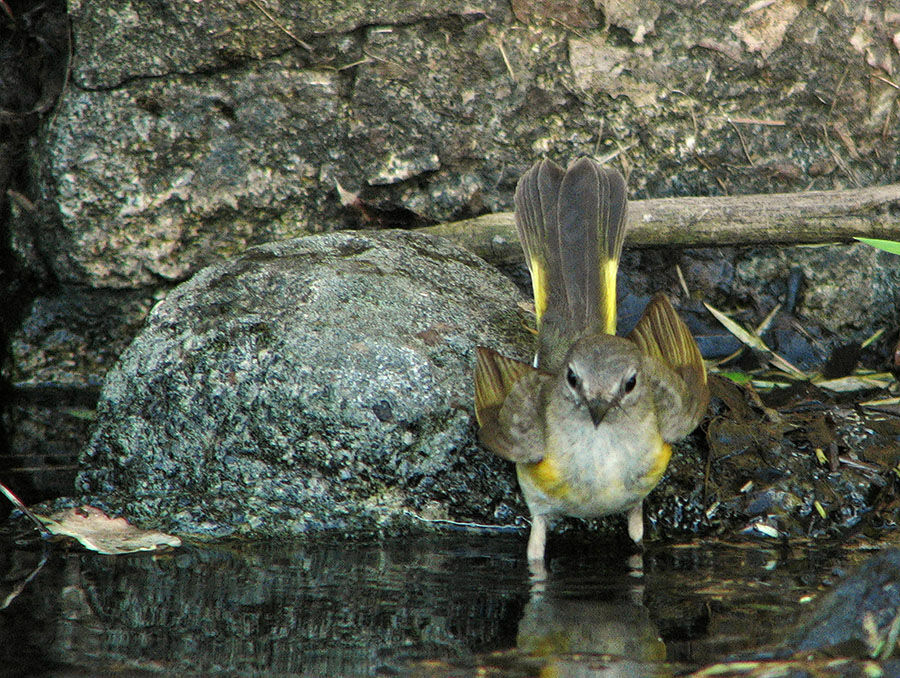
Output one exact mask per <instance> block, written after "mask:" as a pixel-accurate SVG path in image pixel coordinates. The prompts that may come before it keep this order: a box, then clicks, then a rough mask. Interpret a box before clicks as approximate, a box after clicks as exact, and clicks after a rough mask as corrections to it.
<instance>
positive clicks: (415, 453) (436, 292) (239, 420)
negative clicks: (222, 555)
mask: <svg viewBox="0 0 900 678" xmlns="http://www.w3.org/2000/svg"><path fill="white" fill-rule="evenodd" d="M517 295H518V292H517V290H516V289H515V287H514V285H513V284H512V283H511V282H510V281H509V280H508V279H507V278H505V277H504V276H503V275H501V274H500V273H498V272H497V271H496V270H495V269H493V268H491V267H489V266H488V265H487V264H485V263H484V262H483V261H481V260H480V259H478V258H477V257H475V256H473V255H471V254H469V253H468V252H466V251H464V250H461V249H459V248H457V247H455V246H452V245H450V244H448V243H446V242H444V241H441V240H438V239H435V238H431V237H428V236H424V235H418V234H413V233H408V232H400V231H382V232H343V233H332V234H327V235H321V236H309V237H305V238H299V239H295V240H290V241H285V242H281V243H274V244H269V245H265V246H260V247H256V248H252V249H250V250H248V251H246V252H245V253H244V254H242V255H240V256H238V257H236V258H234V259H232V260H230V261H228V262H226V263H223V264H220V265H217V266H213V267H210V268H207V269H204V270H202V271H201V272H199V273H198V274H197V275H195V276H194V277H193V278H192V279H191V280H190V281H188V282H187V283H184V284H182V285H180V286H179V287H177V288H176V289H175V290H173V292H172V293H171V294H169V296H168V297H167V298H166V299H165V300H164V301H163V302H161V303H160V304H159V305H158V306H157V307H156V308H155V309H154V310H153V311H152V312H151V314H150V316H149V319H148V322H147V325H146V327H145V328H144V329H143V331H142V332H141V333H140V334H139V335H138V336H137V338H136V339H135V340H134V342H133V343H132V344H131V346H130V347H129V348H128V349H126V351H125V352H124V353H123V354H122V356H121V359H120V360H119V362H118V364H117V365H116V367H115V368H114V369H113V370H111V372H110V373H109V375H108V378H107V380H106V383H105V385H104V387H103V390H102V395H101V399H100V404H99V408H98V417H99V418H98V425H97V429H96V431H95V433H94V435H93V438H92V440H91V442H90V444H89V446H88V448H87V450H86V452H85V454H84V455H83V456H82V460H81V461H82V464H83V470H82V472H81V474H80V476H79V479H78V487H79V489H80V490H82V491H84V492H85V493H88V494H91V495H94V498H95V499H97V500H99V501H101V502H102V503H103V504H106V505H108V506H110V507H112V508H114V509H115V510H117V511H121V512H124V513H125V514H126V515H128V516H129V517H131V518H132V519H135V520H137V521H138V522H141V523H143V524H153V525H157V526H160V527H163V528H165V529H167V530H173V531H176V532H179V533H187V534H208V535H211V536H222V535H225V534H241V535H252V536H279V535H281V536H284V535H295V534H298V533H305V532H309V531H317V530H323V529H329V530H335V529H337V530H339V531H345V532H348V533H349V532H353V533H359V532H366V531H373V530H380V531H390V530H393V529H395V528H398V529H399V528H401V527H402V526H403V525H405V524H406V523H409V522H411V521H415V520H416V517H417V518H423V519H425V520H431V519H455V520H461V521H476V522H479V523H481V522H492V521H499V522H506V521H508V520H509V519H510V517H511V516H512V515H513V514H514V513H515V512H517V511H518V510H519V509H520V508H521V507H520V506H518V499H517V498H516V496H517V494H516V492H515V490H514V484H515V477H514V473H513V471H512V468H511V467H510V466H508V465H507V464H506V463H505V462H503V461H501V460H499V459H495V458H493V456H492V455H490V454H489V453H488V452H485V451H483V450H481V449H480V448H479V446H478V444H477V442H476V439H475V428H474V425H473V417H472V390H473V385H472V366H473V361H474V351H473V348H474V346H475V345H476V344H486V345H490V346H494V347H496V348H498V349H500V350H502V351H504V352H506V353H508V354H512V355H520V356H521V355H523V354H524V353H526V352H527V343H528V341H529V339H528V333H527V332H525V331H524V330H523V328H522V325H521V320H522V319H521V317H520V315H519V313H517V311H516V300H517Z"/></svg>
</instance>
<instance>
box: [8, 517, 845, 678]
mask: <svg viewBox="0 0 900 678" xmlns="http://www.w3.org/2000/svg"><path fill="white" fill-rule="evenodd" d="M524 541H525V537H524V534H523V535H509V534H502V535H483V534H475V535H473V534H469V533H463V532H455V533H451V534H448V535H446V536H443V537H440V538H435V537H420V538H411V539H408V540H405V541H403V542H399V543H398V542H388V543H381V544H367V545H358V544H336V543H318V542H312V543H310V542H304V543H291V544H244V543H231V544H227V545H221V544H219V545H215V546H209V545H186V546H184V547H182V548H180V549H177V550H175V551H172V552H170V553H169V554H165V555H161V556H152V555H147V554H139V555H132V556H117V557H113V556H101V555H96V554H92V553H87V552H85V551H83V550H80V549H77V548H74V547H73V548H66V547H65V546H63V545H61V544H45V543H41V542H38V541H31V542H29V543H27V544H19V545H16V544H14V543H13V542H12V540H11V539H10V537H9V536H6V537H3V536H0V575H2V581H0V585H2V589H0V603H2V602H3V599H6V600H7V601H9V602H8V606H7V607H6V609H4V610H2V611H0V666H2V669H0V670H2V671H4V672H6V673H7V674H8V675H16V676H27V675H56V676H82V675H85V676H87V675H108V674H110V673H115V674H117V675H121V676H132V675H135V676H137V675H192V674H193V675H209V674H217V675H284V676H288V675H298V676H379V675H385V676H393V675H410V676H413V675H434V676H457V675H460V676H465V675H476V674H478V675H491V676H525V675H537V674H539V673H542V672H546V670H548V669H553V671H554V673H555V674H556V675H585V676H594V675H596V676H599V675H604V676H606V675H611V674H609V673H607V672H597V671H606V670H608V669H610V668H612V669H618V670H619V673H615V672H614V673H613V674H612V675H626V674H631V675H639V674H644V675H672V674H673V673H679V672H684V671H687V670H690V669H694V668H697V667H700V666H703V665H705V664H709V663H712V662H715V661H717V660H719V659H721V658H723V657H724V656H725V655H727V654H728V653H731V652H736V651H741V650H745V649H749V648H754V647H757V646H759V645H761V644H763V643H767V642H772V641H776V640H779V639H781V638H782V637H783V635H784V634H785V632H786V629H787V628H788V627H789V626H790V625H791V624H792V623H794V622H795V621H796V620H797V618H798V616H799V615H800V614H802V613H803V612H804V611H805V609H806V608H807V607H808V606H809V605H808V603H807V602H805V600H806V599H808V598H809V596H810V595H813V596H814V595H815V594H817V592H818V591H819V590H820V589H821V586H822V585H823V582H824V583H825V584H827V583H828V582H829V580H830V579H833V571H834V570H835V568H840V567H842V566H843V564H844V561H843V556H844V555H845V554H844V553H842V552H840V551H837V550H834V549H831V550H828V549H824V548H822V547H816V546H815V545H802V546H793V547H783V546H770V545H768V544H766V543H760V542H754V543H739V544H738V543H734V544H726V543H721V542H715V543H709V542H701V543H685V544H676V543H667V544H662V543H655V544H650V545H649V546H648V548H647V551H646V552H645V554H644V556H643V574H642V575H641V574H640V572H639V571H636V570H635V569H634V565H635V562H634V558H633V557H632V558H629V554H628V552H627V546H626V545H625V544H624V543H622V542H604V541H602V540H600V541H589V542H578V543H572V542H571V541H568V542H567V540H566V538H565V537H558V538H556V539H554V541H553V542H552V543H551V549H550V555H551V560H550V563H549V568H548V572H547V573H546V575H545V576H544V577H539V576H535V575H534V574H532V573H530V572H529V569H528V567H527V563H526V561H525V556H524V552H525V543H524ZM43 558H46V562H45V564H44V565H43V567H41V569H40V570H39V571H38V572H37V574H35V575H34V576H33V578H32V579H31V580H30V581H28V582H27V583H25V580H26V578H27V577H28V576H29V575H30V574H33V571H34V569H35V568H36V567H37V566H38V565H39V563H40V562H41V560H42V559H43ZM20 589H21V591H20V592H19V593H18V595H16V591H19V590H20ZM598 662H599V664H598ZM600 665H602V667H603V668H602V669H600V668H597V667H598V666H600Z"/></svg>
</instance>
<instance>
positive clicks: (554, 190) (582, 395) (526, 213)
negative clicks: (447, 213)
mask: <svg viewBox="0 0 900 678" xmlns="http://www.w3.org/2000/svg"><path fill="white" fill-rule="evenodd" d="M515 205H516V209H515V218H516V227H517V229H518V232H519V239H520V240H521V243H522V249H523V250H524V252H525V261H526V263H527V265H528V270H529V272H530V273H531V285H532V291H533V293H534V306H535V312H536V316H537V328H538V333H537V334H538V348H537V353H536V355H535V360H534V364H533V365H529V364H528V363H524V362H520V361H518V360H513V359H511V358H507V357H505V356H502V355H500V354H499V353H497V352H496V351H493V350H491V349H488V348H484V347H478V348H477V360H476V367H475V413H476V416H477V419H478V423H479V426H480V429H479V438H480V440H481V442H482V443H483V444H484V445H485V446H486V447H487V448H489V449H490V450H492V451H493V452H494V453H496V454H498V455H500V456H501V457H503V458H504V459H508V460H510V461H513V462H515V463H516V472H517V475H518V478H519V486H520V488H521V490H522V494H523V495H524V497H525V501H526V503H527V504H528V508H529V511H530V512H531V519H532V523H531V534H530V536H529V538H528V550H527V554H528V560H529V561H531V562H535V561H540V562H543V559H544V550H545V545H546V538H547V536H546V535H547V527H548V524H549V521H550V520H552V519H554V518H556V517H559V516H563V515H567V516H577V517H581V518H592V517H598V516H605V515H609V514H612V513H619V512H624V511H627V512H628V534H629V536H630V537H631V538H632V539H633V540H634V542H635V543H640V542H641V540H642V539H643V535H644V523H643V500H644V497H645V496H646V495H647V494H648V493H649V492H650V490H652V489H653V488H654V487H656V485H657V483H659V481H660V478H661V477H662V475H663V473H664V472H665V470H666V466H667V465H668V463H669V458H670V457H671V454H672V449H671V447H670V444H671V443H673V442H676V441H678V440H680V439H682V438H683V437H685V436H686V435H687V434H689V433H690V432H691V431H693V430H694V428H696V426H697V424H698V423H699V422H700V419H701V418H702V416H703V414H704V412H705V411H706V407H707V405H708V403H709V388H708V386H707V380H706V369H705V366H704V364H703V358H702V357H701V356H700V351H699V349H698V348H697V343H696V342H695V341H694V338H693V336H691V333H690V331H689V330H688V328H687V327H686V326H685V324H684V322H683V321H682V320H681V318H679V317H678V314H677V313H676V312H675V310H674V309H673V308H672V305H671V304H670V303H669V300H668V299H667V298H666V296H665V295H664V294H662V293H658V294H657V295H655V296H654V297H653V299H652V300H651V301H650V303H649V304H648V305H647V308H646V310H645V311H644V313H643V315H642V316H641V319H640V320H639V321H638V323H637V325H636V326H635V328H634V330H632V331H631V333H630V334H629V335H628V336H626V337H618V336H615V332H616V275H617V272H618V266H619V258H620V255H621V253H622V243H623V242H624V239H625V210H626V199H625V180H624V179H623V178H622V175H621V174H620V173H619V172H618V171H616V170H614V169H604V168H602V167H601V166H600V165H599V164H598V163H597V162H596V161H594V160H592V159H591V158H587V157H582V158H580V159H578V160H576V161H574V162H573V163H572V164H570V165H569V167H568V168H567V169H566V170H563V169H562V168H561V167H559V166H558V165H556V164H555V163H553V162H551V161H548V160H543V161H540V162H538V163H536V164H535V165H534V166H533V167H532V168H531V169H529V170H528V171H527V172H526V173H525V174H524V175H523V176H522V178H521V179H520V180H519V183H518V186H517V187H516V196H515Z"/></svg>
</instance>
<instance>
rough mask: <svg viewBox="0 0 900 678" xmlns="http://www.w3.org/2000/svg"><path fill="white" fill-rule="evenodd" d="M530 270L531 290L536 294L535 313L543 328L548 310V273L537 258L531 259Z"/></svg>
mask: <svg viewBox="0 0 900 678" xmlns="http://www.w3.org/2000/svg"><path fill="white" fill-rule="evenodd" d="M528 270H529V271H531V290H532V292H533V293H534V312H535V314H536V315H537V324H538V327H540V326H541V318H542V317H544V312H545V311H546V310H547V271H545V270H544V267H543V266H542V262H541V260H540V259H538V258H537V257H531V261H529V262H528Z"/></svg>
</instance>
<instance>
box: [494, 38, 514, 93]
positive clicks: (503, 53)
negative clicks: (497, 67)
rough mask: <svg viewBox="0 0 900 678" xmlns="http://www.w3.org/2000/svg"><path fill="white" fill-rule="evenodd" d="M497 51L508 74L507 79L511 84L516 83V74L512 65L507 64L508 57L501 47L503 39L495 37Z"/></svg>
mask: <svg viewBox="0 0 900 678" xmlns="http://www.w3.org/2000/svg"><path fill="white" fill-rule="evenodd" d="M497 49H499V50H500V56H501V57H503V63H504V64H506V70H507V71H508V72H509V77H510V78H511V79H512V81H513V82H518V79H517V78H516V72H515V71H514V70H513V67H512V64H511V63H509V57H508V56H506V48H505V47H504V46H503V38H502V37H500V36H497Z"/></svg>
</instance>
